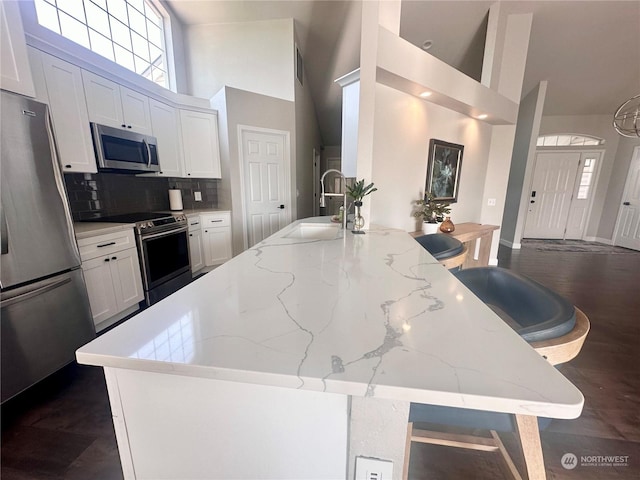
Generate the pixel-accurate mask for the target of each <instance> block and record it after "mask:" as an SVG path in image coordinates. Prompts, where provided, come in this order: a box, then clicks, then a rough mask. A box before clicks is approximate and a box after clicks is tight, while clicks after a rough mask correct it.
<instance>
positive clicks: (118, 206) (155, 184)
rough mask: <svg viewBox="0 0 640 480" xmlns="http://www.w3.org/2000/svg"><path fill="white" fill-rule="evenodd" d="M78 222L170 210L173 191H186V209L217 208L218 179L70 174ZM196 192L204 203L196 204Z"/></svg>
mask: <svg viewBox="0 0 640 480" xmlns="http://www.w3.org/2000/svg"><path fill="white" fill-rule="evenodd" d="M64 180H65V184H66V187H67V194H68V196H69V203H70V205H71V213H72V215H73V220H74V221H83V220H84V221H86V220H91V219H94V218H98V217H106V216H109V215H120V214H125V213H136V212H154V211H163V210H169V189H170V188H179V189H180V190H182V204H183V207H184V208H185V209H191V208H217V207H218V183H219V182H220V180H216V179H202V178H201V179H197V178H196V179H191V178H170V177H167V178H165V177H141V176H136V175H129V174H119V173H67V174H65V175H64ZM194 192H201V193H202V201H201V202H196V201H194Z"/></svg>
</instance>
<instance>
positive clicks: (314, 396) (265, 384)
mask: <svg viewBox="0 0 640 480" xmlns="http://www.w3.org/2000/svg"><path fill="white" fill-rule="evenodd" d="M77 358H78V361H79V362H80V363H83V364H89V365H97V366H101V367H104V370H105V376H106V379H107V386H108V389H109V397H110V402H111V408H112V414H113V419H114V425H115V429H116V436H117V439H118V447H119V451H120V456H121V460H122V465H123V471H124V473H125V477H126V478H137V479H151V478H153V479H159V478H167V479H169V478H208V479H211V478H323V479H335V478H350V479H351V478H354V477H353V475H354V469H355V459H356V457H357V456H365V457H376V458H382V459H387V460H391V461H393V463H394V464H393V469H394V475H393V477H394V478H400V476H401V474H402V458H403V456H404V449H405V435H406V426H407V418H408V410H409V404H410V402H417V403H427V404H435V405H447V406H452V407H464V408H471V409H479V410H489V411H497V412H508V413H514V414H519V415H522V416H525V417H526V418H532V419H533V420H535V417H536V416H545V417H551V418H576V417H577V416H579V415H580V413H581V410H582V405H583V397H582V394H581V393H580V392H579V391H578V390H577V389H576V388H575V387H574V386H573V385H572V384H571V383H570V382H569V381H568V380H566V379H565V378H564V377H563V376H562V375H561V374H560V373H559V372H558V371H557V370H556V369H555V368H553V367H552V366H551V365H550V364H549V363H547V362H546V361H545V360H544V359H543V358H542V357H541V356H539V355H538V354H537V353H536V352H535V351H534V350H533V349H532V348H531V347H530V346H529V345H528V344H527V343H526V342H524V341H523V340H522V339H521V338H520V337H519V336H518V335H517V334H516V333H515V332H514V331H513V330H511V329H510V328H509V327H508V326H507V325H506V324H505V323H504V322H503V321H502V320H501V319H500V318H499V317H498V316H497V315H495V314H494V313H493V312H492V311H491V310H490V309H489V308H488V307H486V306H485V305H484V304H483V303H482V302H481V301H480V300H479V299H478V298H476V297H475V296H474V295H473V294H472V293H471V292H469V290H467V289H466V288H465V287H464V286H463V285H462V284H461V283H460V282H458V280H457V279H456V278H455V277H453V276H452V275H451V274H450V273H449V272H448V271H447V270H446V269H444V268H443V267H442V266H441V265H440V264H439V263H438V262H437V261H436V260H435V259H434V258H433V257H431V255H429V254H428V253H427V252H426V251H425V250H424V249H423V248H422V247H421V246H420V245H419V244H418V243H417V242H415V241H414V240H413V238H411V236H410V235H409V234H407V233H406V232H403V231H399V230H392V229H387V228H383V227H372V229H371V230H369V231H367V232H366V234H365V235H353V234H352V233H351V232H349V231H343V230H341V229H339V227H338V226H337V225H332V224H330V223H327V219H326V218H312V219H305V220H301V221H297V222H294V223H293V224H291V225H290V226H288V227H286V228H284V229H283V230H281V231H279V232H278V233H276V234H275V235H273V236H271V237H269V238H267V239H266V240H264V241H262V242H261V243H259V244H257V245H255V246H254V247H253V248H251V249H249V250H247V251H245V252H244V253H242V254H241V255H238V256H237V257H235V258H233V259H232V260H230V261H228V262H226V263H225V264H223V265H221V266H220V267H218V268H217V269H216V270H214V271H213V272H211V273H209V274H207V275H204V276H203V277H201V278H199V279H198V280H196V281H195V282H193V283H191V284H190V285H188V286H187V287H185V288H183V289H181V290H180V291H178V292H176V293H175V294H173V295H171V296H170V297H168V298H167V299H165V300H163V301H161V302H159V303H157V304H156V305H153V306H152V307H150V308H149V309H147V310H145V311H143V312H141V313H140V314H139V315H137V316H135V317H133V318H132V319H130V320H129V321H128V322H126V323H125V324H123V325H120V326H119V327H117V328H115V329H114V330H112V331H110V332H107V333H106V334H105V335H102V336H101V337H99V338H97V339H96V340H94V341H92V342H91V343H89V344H87V345H86V346H84V347H82V348H81V349H80V350H78V352H77ZM534 423H535V422H534ZM535 434H536V435H537V431H536V432H535ZM538 441H539V440H538ZM525 448H526V446H525ZM539 460H541V458H540V459H539Z"/></svg>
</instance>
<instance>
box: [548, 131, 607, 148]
mask: <svg viewBox="0 0 640 480" xmlns="http://www.w3.org/2000/svg"><path fill="white" fill-rule="evenodd" d="M554 137H555V140H554ZM560 137H571V140H570V142H569V143H568V144H562V145H558V140H559V139H560ZM574 139H579V140H580V141H575V140H574ZM594 141H595V142H597V143H585V142H594ZM604 143H605V140H604V138H600V137H594V136H593V135H585V134H583V133H547V134H545V135H539V136H538V139H537V141H536V147H537V148H542V147H552V148H581V147H587V148H593V147H598V146H602V145H604Z"/></svg>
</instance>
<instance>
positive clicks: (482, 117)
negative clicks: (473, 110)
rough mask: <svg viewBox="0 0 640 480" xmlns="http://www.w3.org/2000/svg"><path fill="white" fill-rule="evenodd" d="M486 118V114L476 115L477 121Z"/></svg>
mask: <svg viewBox="0 0 640 480" xmlns="http://www.w3.org/2000/svg"><path fill="white" fill-rule="evenodd" d="M487 117H488V115H487V114H486V113H483V114H482V115H478V116H477V117H476V118H477V119H478V120H484V119H485V118H487Z"/></svg>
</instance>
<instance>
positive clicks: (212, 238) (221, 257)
mask: <svg viewBox="0 0 640 480" xmlns="http://www.w3.org/2000/svg"><path fill="white" fill-rule="evenodd" d="M200 218H201V221H202V239H203V244H204V263H205V265H206V266H207V267H212V266H215V265H220V264H221V263H224V262H226V261H227V260H229V259H230V258H231V257H232V251H231V213H230V212H216V213H209V214H205V215H201V216H200Z"/></svg>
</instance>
